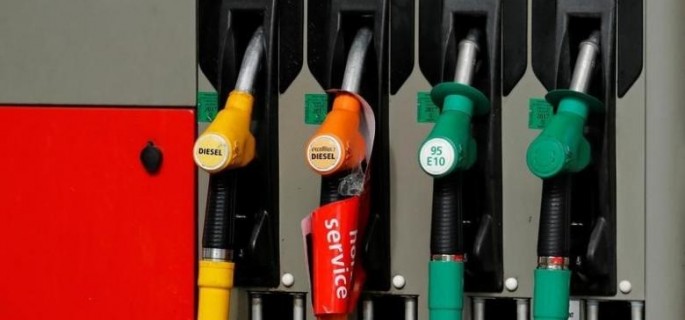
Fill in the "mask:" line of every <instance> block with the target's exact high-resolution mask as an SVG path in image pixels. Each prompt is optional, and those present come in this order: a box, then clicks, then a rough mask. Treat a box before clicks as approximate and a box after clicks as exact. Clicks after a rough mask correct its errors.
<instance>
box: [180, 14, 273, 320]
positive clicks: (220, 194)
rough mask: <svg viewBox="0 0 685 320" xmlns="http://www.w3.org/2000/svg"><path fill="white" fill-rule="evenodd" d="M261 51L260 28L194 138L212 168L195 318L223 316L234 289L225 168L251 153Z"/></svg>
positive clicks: (229, 182)
mask: <svg viewBox="0 0 685 320" xmlns="http://www.w3.org/2000/svg"><path fill="white" fill-rule="evenodd" d="M264 51H265V43H264V30H263V29H262V28H261V27H259V28H258V29H257V30H256V31H255V32H254V34H253V36H252V39H251V40H250V43H249V44H248V46H247V49H246V51H245V55H244V58H243V62H242V65H241V67H240V72H239V74H238V80H237V81H236V86H235V89H234V90H233V91H232V92H231V93H230V94H229V96H228V100H227V101H226V106H225V107H224V109H223V110H221V111H220V112H219V113H218V114H217V117H216V119H215V120H214V121H213V122H212V123H211V124H210V125H209V127H208V128H207V130H205V132H203V133H202V134H201V135H200V137H199V138H198V139H197V141H196V142H195V147H194V150H193V151H194V153H193V154H194V158H195V162H196V163H197V165H198V166H199V167H200V168H202V169H204V170H206V171H208V172H210V173H211V176H210V178H209V192H208V195H207V197H208V201H207V212H206V215H205V226H204V233H203V239H202V247H203V248H202V260H201V261H200V266H199V271H198V288H199V290H198V291H199V293H198V313H197V319H198V320H226V319H228V316H229V314H230V301H231V289H232V288H233V271H234V267H235V266H234V264H233V262H232V261H233V228H234V226H233V222H234V217H233V216H232V212H231V211H232V210H231V208H229V207H230V206H231V205H232V204H233V203H234V198H235V189H236V187H237V186H236V185H235V184H236V179H235V177H234V176H233V175H232V172H230V171H225V172H221V171H222V170H225V169H230V168H238V167H244V166H246V165H247V164H249V163H250V161H252V159H253V158H254V155H255V138H254V136H252V134H251V133H250V121H251V113H252V103H253V98H252V91H253V87H254V81H255V78H256V75H257V71H258V70H259V67H260V63H261V60H262V56H263V53H264Z"/></svg>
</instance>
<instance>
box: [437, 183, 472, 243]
mask: <svg viewBox="0 0 685 320" xmlns="http://www.w3.org/2000/svg"><path fill="white" fill-rule="evenodd" d="M462 216H463V214H462V207H461V175H460V174H458V173H454V174H451V175H449V176H446V177H443V178H437V179H435V180H434V182H433V213H432V217H431V254H432V255H436V254H450V255H452V254H462V253H463V252H464V240H463V217H462Z"/></svg>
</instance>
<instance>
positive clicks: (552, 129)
mask: <svg viewBox="0 0 685 320" xmlns="http://www.w3.org/2000/svg"><path fill="white" fill-rule="evenodd" d="M598 53H599V32H595V33H593V34H592V35H591V36H590V37H589V38H588V39H587V40H585V41H583V42H582V43H581V44H580V51H579V53H578V58H577V59H576V65H575V68H574V70H573V78H572V80H571V86H570V88H569V89H568V90H563V89H562V90H554V91H551V92H549V93H548V94H547V96H546V97H545V98H546V99H547V101H549V102H550V103H552V104H553V105H554V106H556V107H557V112H556V114H555V115H554V116H553V117H552V119H551V120H550V122H549V124H547V126H546V127H545V129H544V130H543V131H542V133H541V134H540V135H539V136H538V137H537V138H536V139H535V140H534V141H533V143H531V145H530V147H529V148H528V152H527V155H526V158H527V159H526V160H527V163H528V168H529V169H530V171H531V172H532V173H533V174H534V175H536V176H538V177H540V178H542V179H547V178H551V177H554V176H556V175H558V174H560V173H563V172H578V171H581V170H583V169H585V167H586V166H587V165H588V164H589V163H590V144H589V143H588V141H587V140H586V139H585V137H583V127H584V126H585V121H586V120H587V117H588V113H589V111H590V110H596V111H599V110H601V108H602V102H600V101H599V100H597V99H596V98H594V97H592V96H590V95H588V94H586V91H587V89H588V88H589V86H590V81H591V80H592V72H593V70H594V67H595V63H596V60H597V55H598Z"/></svg>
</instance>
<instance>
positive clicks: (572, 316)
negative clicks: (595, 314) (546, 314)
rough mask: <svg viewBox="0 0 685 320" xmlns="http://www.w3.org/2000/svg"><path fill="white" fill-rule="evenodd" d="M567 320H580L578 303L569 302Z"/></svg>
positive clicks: (575, 301) (574, 301)
mask: <svg viewBox="0 0 685 320" xmlns="http://www.w3.org/2000/svg"><path fill="white" fill-rule="evenodd" d="M568 320H580V301H578V300H571V301H570V303H569V305H568Z"/></svg>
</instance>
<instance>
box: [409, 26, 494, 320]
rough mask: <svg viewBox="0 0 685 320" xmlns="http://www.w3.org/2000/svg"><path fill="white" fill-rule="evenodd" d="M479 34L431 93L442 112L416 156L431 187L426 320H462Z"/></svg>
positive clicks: (478, 96)
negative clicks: (465, 203) (465, 198)
mask: <svg viewBox="0 0 685 320" xmlns="http://www.w3.org/2000/svg"><path fill="white" fill-rule="evenodd" d="M480 38H481V36H480V31H479V30H477V29H473V30H470V31H469V33H468V35H467V36H466V37H465V38H464V39H463V40H462V41H461V42H460V43H459V55H458V57H457V67H456V71H455V77H454V79H455V82H447V83H442V84H440V85H438V86H436V87H435V88H434V89H433V91H432V92H431V98H432V99H433V102H434V103H435V104H436V105H438V106H441V107H442V112H441V114H440V117H439V118H438V120H437V122H436V124H435V127H433V130H432V131H431V133H430V134H429V135H428V137H427V138H426V140H425V141H424V143H423V145H422V146H421V148H420V150H419V164H420V165H421V168H422V169H423V170H424V171H425V172H426V173H427V174H429V175H431V176H433V177H435V180H434V183H433V208H432V217H431V261H430V262H429V275H428V289H429V292H428V308H429V312H430V319H431V320H459V319H461V318H462V310H463V303H464V302H463V300H464V299H463V296H464V248H463V239H462V238H463V235H462V233H463V232H462V224H463V222H462V214H461V208H460V207H461V203H460V202H461V190H462V186H461V177H460V175H459V174H458V173H459V172H460V171H463V170H468V169H469V168H471V166H473V164H474V163H475V162H476V141H475V139H474V138H473V137H472V135H471V118H472V117H473V116H474V115H483V114H487V113H488V111H489V108H490V104H489V101H488V99H487V97H486V96H485V95H484V94H483V93H481V92H480V91H478V90H477V89H475V88H473V87H471V86H470V84H471V81H472V79H473V76H474V74H475V71H476V66H477V56H478V52H479V51H480V46H479V41H480Z"/></svg>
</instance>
